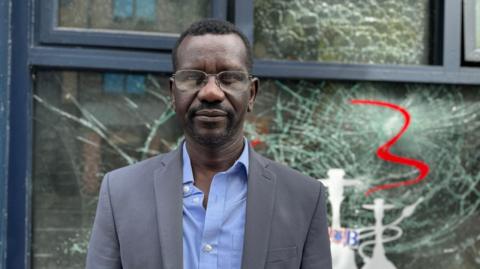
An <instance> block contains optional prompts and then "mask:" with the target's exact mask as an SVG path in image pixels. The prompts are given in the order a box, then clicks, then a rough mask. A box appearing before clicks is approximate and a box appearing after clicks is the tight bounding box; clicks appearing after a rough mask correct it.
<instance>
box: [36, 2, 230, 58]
mask: <svg viewBox="0 0 480 269" xmlns="http://www.w3.org/2000/svg"><path fill="white" fill-rule="evenodd" d="M37 2H38V4H39V11H40V14H39V17H40V21H39V22H40V25H39V40H38V41H39V43H40V44H42V45H47V44H49V45H84V46H98V47H110V48H129V49H132V48H138V49H152V50H162V49H163V50H169V49H172V48H173V46H174V45H175V41H176V40H177V38H178V36H179V35H178V34H166V33H164V34H160V33H147V32H140V31H138V32H135V31H131V32H126V31H112V30H98V29H95V30H92V29H75V30H72V29H71V28H63V27H57V25H58V24H57V14H58V9H57V8H58V0H38V1H37ZM211 16H212V17H213V18H219V19H226V18H227V2H226V0H213V1H212V10H211Z"/></svg>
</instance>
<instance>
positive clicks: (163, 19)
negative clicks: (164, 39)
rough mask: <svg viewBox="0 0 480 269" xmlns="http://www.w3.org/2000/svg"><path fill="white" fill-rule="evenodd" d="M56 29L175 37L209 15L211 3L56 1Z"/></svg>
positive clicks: (198, 0)
mask: <svg viewBox="0 0 480 269" xmlns="http://www.w3.org/2000/svg"><path fill="white" fill-rule="evenodd" d="M57 5H58V6H57V7H58V9H57V10H58V11H57V12H58V13H57V14H56V15H57V16H58V17H57V26H59V27H68V28H86V29H103V30H122V31H144V32H160V33H167V34H178V33H180V32H182V31H183V30H184V29H186V28H187V27H188V26H189V25H190V24H191V23H193V22H194V21H197V20H199V19H202V18H206V17H209V16H210V10H211V1H210V0H195V1H190V0H179V1H172V0H102V1H99V0H59V1H58V4H57Z"/></svg>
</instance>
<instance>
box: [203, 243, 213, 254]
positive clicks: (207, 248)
mask: <svg viewBox="0 0 480 269" xmlns="http://www.w3.org/2000/svg"><path fill="white" fill-rule="evenodd" d="M212 250H213V247H212V245H210V244H205V245H204V246H203V251H204V252H207V253H208V252H210V251H212Z"/></svg>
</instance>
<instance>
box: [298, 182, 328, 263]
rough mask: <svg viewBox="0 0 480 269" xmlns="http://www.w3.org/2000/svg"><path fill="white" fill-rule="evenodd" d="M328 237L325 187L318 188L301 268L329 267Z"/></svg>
mask: <svg viewBox="0 0 480 269" xmlns="http://www.w3.org/2000/svg"><path fill="white" fill-rule="evenodd" d="M331 268H332V255H331V253H330V238H329V236H328V223H327V209H326V201H325V187H324V186H323V185H322V184H321V183H320V190H319V195H318V200H317V206H316V208H315V213H314V215H313V218H312V220H311V223H310V228H309V231H308V235H307V239H306V241H305V246H304V249H303V254H302V264H301V269H331Z"/></svg>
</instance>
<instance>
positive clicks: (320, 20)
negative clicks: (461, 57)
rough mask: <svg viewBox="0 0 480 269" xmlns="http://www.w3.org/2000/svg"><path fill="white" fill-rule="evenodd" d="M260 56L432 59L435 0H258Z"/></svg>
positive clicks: (425, 61) (333, 59)
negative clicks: (430, 35)
mask: <svg viewBox="0 0 480 269" xmlns="http://www.w3.org/2000/svg"><path fill="white" fill-rule="evenodd" d="M254 3H255V44H254V53H255V56H256V57H258V58H264V59H281V60H301V61H326V62H344V63H372V64H373V63H375V64H428V59H429V58H428V57H429V51H428V49H429V42H430V37H429V32H430V31H429V20H430V13H431V12H430V11H429V8H430V4H429V3H430V0H406V1H398V0H377V1H366V0H348V1H336V0H313V1H312V0H295V1H276V0H255V2H254Z"/></svg>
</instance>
